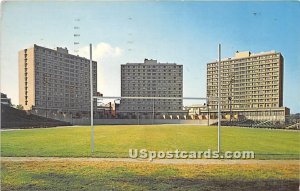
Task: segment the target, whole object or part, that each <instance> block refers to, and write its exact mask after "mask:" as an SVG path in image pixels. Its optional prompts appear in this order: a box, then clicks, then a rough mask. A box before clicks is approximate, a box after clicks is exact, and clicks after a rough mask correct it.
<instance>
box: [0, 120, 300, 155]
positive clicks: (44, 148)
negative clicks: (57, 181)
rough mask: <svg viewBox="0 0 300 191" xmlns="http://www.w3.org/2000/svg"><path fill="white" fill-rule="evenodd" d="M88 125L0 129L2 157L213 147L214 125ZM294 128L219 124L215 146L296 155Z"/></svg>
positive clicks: (299, 146) (299, 150)
mask: <svg viewBox="0 0 300 191" xmlns="http://www.w3.org/2000/svg"><path fill="white" fill-rule="evenodd" d="M94 129H95V151H94V153H91V128H90V127H89V126H80V127H79V126H78V127H61V128H47V129H29V130H16V131H3V132H2V133H1V143H2V144H1V154H2V156H12V157H16V156H47V157H109V158H119V157H122V158H124V157H125V158H127V157H128V151H129V149H147V150H148V151H150V150H153V151H168V150H171V151H173V150H176V149H178V150H181V151H206V150H208V149H210V150H217V127H215V126H210V127H208V126H197V125H153V126H152V125H144V126H143V125H141V126H137V125H118V126H117V125H115V126H95V127H94ZM299 139H300V133H299V132H298V131H287V130H271V129H256V128H238V127H222V128H221V151H223V152H224V151H254V152H255V158H256V159H298V157H299V154H300V142H299Z"/></svg>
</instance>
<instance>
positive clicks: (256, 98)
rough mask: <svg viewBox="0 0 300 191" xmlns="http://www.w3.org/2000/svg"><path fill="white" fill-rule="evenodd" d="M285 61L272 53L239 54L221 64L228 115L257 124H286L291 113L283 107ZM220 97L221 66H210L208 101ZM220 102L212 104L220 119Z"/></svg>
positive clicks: (213, 112)
mask: <svg viewBox="0 0 300 191" xmlns="http://www.w3.org/2000/svg"><path fill="white" fill-rule="evenodd" d="M283 70H284V59H283V56H282V55H281V53H279V52H275V51H270V52H263V53H258V54H253V53H251V52H249V51H246V52H236V54H235V56H234V57H232V58H226V59H222V61H221V110H222V113H223V117H224V115H225V116H227V118H228V116H230V111H232V114H233V115H234V116H235V117H237V116H244V117H246V118H247V119H253V120H276V121H284V120H285V116H286V115H289V109H288V108H286V107H283ZM217 96H218V62H212V63H208V64H207V97H217ZM217 108H218V102H217V101H213V100H212V101H209V109H210V111H211V112H212V114H213V115H216V111H217Z"/></svg>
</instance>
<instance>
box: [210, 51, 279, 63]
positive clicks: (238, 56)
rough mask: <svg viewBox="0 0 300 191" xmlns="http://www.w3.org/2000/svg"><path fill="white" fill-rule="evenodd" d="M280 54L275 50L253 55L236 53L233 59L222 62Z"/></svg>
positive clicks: (245, 52)
mask: <svg viewBox="0 0 300 191" xmlns="http://www.w3.org/2000/svg"><path fill="white" fill-rule="evenodd" d="M278 53H279V54H280V52H276V51H275V50H271V51H267V52H259V53H252V52H250V51H243V52H240V51H236V52H235V54H234V56H233V57H230V58H222V59H221V61H229V60H238V59H245V58H252V57H257V56H264V55H270V54H278ZM216 62H218V61H217V60H216V61H213V62H209V63H208V64H213V63H216Z"/></svg>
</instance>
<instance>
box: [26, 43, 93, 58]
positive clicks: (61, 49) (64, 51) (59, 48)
mask: <svg viewBox="0 0 300 191" xmlns="http://www.w3.org/2000/svg"><path fill="white" fill-rule="evenodd" d="M35 47H37V48H43V49H45V50H49V51H54V52H59V53H62V54H67V55H70V56H73V57H76V58H80V59H85V60H90V59H88V58H85V57H82V56H79V55H74V54H70V53H69V50H68V48H67V47H64V48H62V47H56V50H55V49H51V48H47V47H43V46H40V45H37V44H34V45H33V46H32V47H30V48H35ZM21 51H22V50H21ZM93 62H97V61H94V60H93Z"/></svg>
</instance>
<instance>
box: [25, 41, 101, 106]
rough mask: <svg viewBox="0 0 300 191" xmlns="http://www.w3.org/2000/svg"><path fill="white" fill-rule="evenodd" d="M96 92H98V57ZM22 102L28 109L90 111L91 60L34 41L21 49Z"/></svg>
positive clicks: (94, 70)
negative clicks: (29, 46) (29, 45)
mask: <svg viewBox="0 0 300 191" xmlns="http://www.w3.org/2000/svg"><path fill="white" fill-rule="evenodd" d="M93 93H94V95H96V93H97V62H95V61H93ZM19 103H20V104H21V105H22V106H23V107H24V109H25V110H32V109H35V110H39V111H62V112H85V111H90V61H89V60H88V59H86V58H83V57H79V56H75V55H72V54H69V53H68V50H67V48H59V47H58V48H57V50H52V49H49V48H45V47H41V46H38V45H34V46H33V47H31V48H28V49H24V50H21V51H19ZM94 105H95V106H96V104H94Z"/></svg>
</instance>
